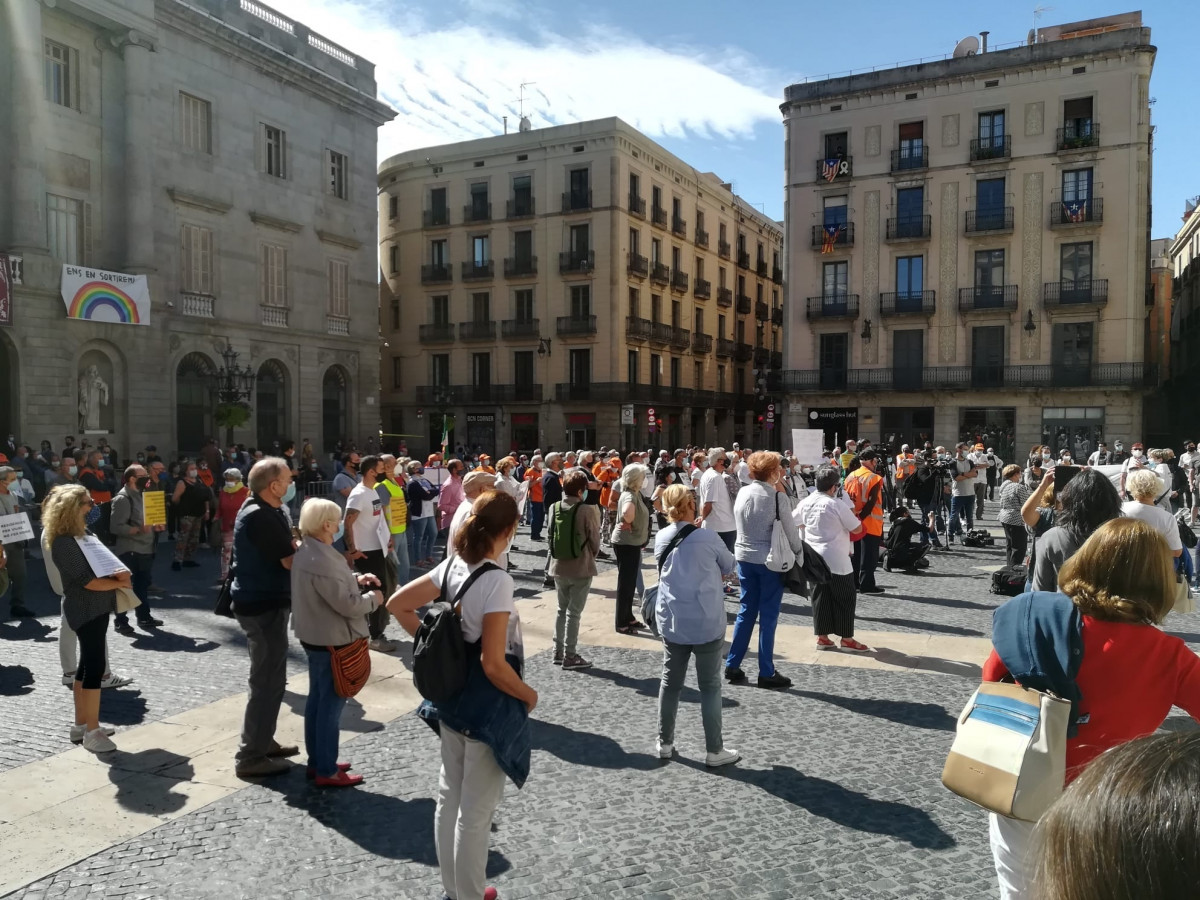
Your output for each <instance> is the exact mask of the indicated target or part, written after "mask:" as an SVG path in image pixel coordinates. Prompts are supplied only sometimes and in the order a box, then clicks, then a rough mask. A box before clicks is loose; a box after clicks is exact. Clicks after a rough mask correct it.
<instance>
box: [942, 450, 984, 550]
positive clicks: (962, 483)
mask: <svg viewBox="0 0 1200 900" xmlns="http://www.w3.org/2000/svg"><path fill="white" fill-rule="evenodd" d="M954 451H955V458H954V467H953V469H951V475H952V476H953V478H954V484H953V486H952V487H951V497H950V529H949V533H948V535H947V537H946V540H947V542H948V543H951V544H953V543H954V535H956V534H961V533H962V522H961V520H960V517H964V516H965V517H966V520H967V530H968V531H969V530H971V529H972V528H974V527H975V481H976V479H977V478H978V476H979V470H978V469H977V468H976V467H975V463H973V462H971V460H970V459H968V458H967V445H966V444H958V445H957V446H956V447H955V448H954Z"/></svg>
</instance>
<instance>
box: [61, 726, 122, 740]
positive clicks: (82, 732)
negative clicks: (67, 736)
mask: <svg viewBox="0 0 1200 900" xmlns="http://www.w3.org/2000/svg"><path fill="white" fill-rule="evenodd" d="M100 730H101V731H103V732H104V734H105V735H107V736H111V735H114V734H116V733H117V732H116V729H113V728H105V727H104V726H101V727H100ZM86 734H87V726H86V725H72V726H71V743H72V744H82V743H83V739H84V737H85V736H86Z"/></svg>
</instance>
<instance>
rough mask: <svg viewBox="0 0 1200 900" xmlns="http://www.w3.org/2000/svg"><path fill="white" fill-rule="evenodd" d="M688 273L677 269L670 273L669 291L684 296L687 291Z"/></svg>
mask: <svg viewBox="0 0 1200 900" xmlns="http://www.w3.org/2000/svg"><path fill="white" fill-rule="evenodd" d="M688 281H689V278H688V273H687V272H680V271H679V270H678V269H676V270H675V271H673V272H672V273H671V290H673V291H679V292H680V293H683V294H686V293H687V289H688Z"/></svg>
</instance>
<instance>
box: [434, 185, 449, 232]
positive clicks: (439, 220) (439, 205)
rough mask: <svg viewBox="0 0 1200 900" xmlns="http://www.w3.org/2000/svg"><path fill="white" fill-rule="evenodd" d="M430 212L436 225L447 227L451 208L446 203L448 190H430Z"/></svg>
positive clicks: (436, 188) (437, 188)
mask: <svg viewBox="0 0 1200 900" xmlns="http://www.w3.org/2000/svg"><path fill="white" fill-rule="evenodd" d="M429 211H430V213H431V214H432V218H433V223H432V224H434V225H445V224H446V223H447V222H448V221H449V219H450V207H449V205H448V203H447V201H446V189H445V188H444V187H435V188H430V189H429Z"/></svg>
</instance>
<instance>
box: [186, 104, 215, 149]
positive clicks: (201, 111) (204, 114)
mask: <svg viewBox="0 0 1200 900" xmlns="http://www.w3.org/2000/svg"><path fill="white" fill-rule="evenodd" d="M179 126H180V139H181V140H182V142H183V146H185V147H187V148H188V149H189V150H198V151H199V152H201V153H212V104H211V103H209V102H208V101H207V100H201V99H200V98H199V97H193V96H192V95H191V94H188V93H185V92H184V91H180V92H179Z"/></svg>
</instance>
